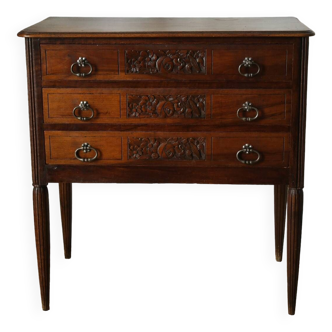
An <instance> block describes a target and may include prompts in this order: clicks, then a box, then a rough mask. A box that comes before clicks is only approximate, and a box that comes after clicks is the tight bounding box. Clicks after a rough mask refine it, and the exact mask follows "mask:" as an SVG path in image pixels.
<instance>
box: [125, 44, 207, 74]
mask: <svg viewBox="0 0 332 332" xmlns="http://www.w3.org/2000/svg"><path fill="white" fill-rule="evenodd" d="M125 56H126V73H127V74H167V73H168V74H205V73H206V67H205V66H206V50H126V51H125Z"/></svg>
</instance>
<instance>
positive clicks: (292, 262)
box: [287, 188, 303, 315]
mask: <svg viewBox="0 0 332 332" xmlns="http://www.w3.org/2000/svg"><path fill="white" fill-rule="evenodd" d="M302 212H303V190H302V189H295V188H291V189H289V190H288V210H287V281H288V313H289V314H290V315H294V314H295V307H296V293H297V284H298V277H299V265H300V249H301V231H302Z"/></svg>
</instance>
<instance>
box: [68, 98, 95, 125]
mask: <svg viewBox="0 0 332 332" xmlns="http://www.w3.org/2000/svg"><path fill="white" fill-rule="evenodd" d="M78 109H80V110H81V111H88V110H90V111H91V115H90V116H89V117H84V116H79V115H76V110H78ZM73 115H74V117H75V118H76V119H77V120H81V121H87V120H90V119H92V118H93V117H94V115H95V112H94V110H93V109H92V108H91V107H90V105H89V104H88V102H87V101H81V102H80V104H79V105H78V106H76V107H74V109H73Z"/></svg>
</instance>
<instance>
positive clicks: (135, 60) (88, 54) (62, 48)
mask: <svg viewBox="0 0 332 332" xmlns="http://www.w3.org/2000/svg"><path fill="white" fill-rule="evenodd" d="M293 42H295V39H294V40H293ZM253 44H254V45H253ZM253 44H251V45H248V44H247V43H244V44H229V43H227V41H226V42H224V43H223V44H222V45H218V44H217V45H209V44H201V45H199V46H198V45H195V44H183V45H181V50H179V49H178V44H174V42H173V43H172V44H170V45H167V46H166V45H158V48H156V45H153V44H152V45H151V44H150V43H149V44H145V45H144V44H143V45H121V44H119V45H84V46H82V45H77V44H72V45H70V44H65V45H63V44H60V45H59V44H53V43H52V44H42V45H41V58H42V68H43V80H44V81H48V80H66V81H89V80H93V81H95V80H199V81H201V80H202V81H204V80H216V81H225V80H228V81H229V80H235V81H244V82H248V81H251V82H259V81H267V82H275V81H285V82H287V81H292V78H293V58H294V44H293V43H292V40H289V41H287V43H285V44H276V43H273V44H271V43H270V42H268V41H267V42H266V43H264V42H263V41H262V40H260V43H259V46H257V44H256V42H255V41H254V40H253ZM79 57H85V58H86V59H87V60H88V62H89V63H90V64H91V66H92V72H91V74H90V75H88V76H84V77H78V76H76V75H73V74H72V73H71V71H70V68H71V65H72V64H73V63H76V61H77V59H78V58H79ZM246 57H251V58H253V60H254V61H255V62H256V63H257V64H258V65H259V67H260V73H259V74H258V75H256V76H253V77H244V76H242V75H241V74H240V73H239V71H238V68H239V65H241V64H242V62H243V60H244V59H245V58H246ZM74 70H75V71H76V72H77V71H79V72H84V73H87V72H88V71H89V66H85V67H84V68H82V67H81V68H80V69H79V68H78V66H77V65H75V66H74ZM255 71H257V69H256V66H252V67H251V68H246V67H243V68H242V69H241V72H252V73H253V72H255Z"/></svg>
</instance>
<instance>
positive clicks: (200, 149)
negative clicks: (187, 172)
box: [128, 137, 206, 160]
mask: <svg viewBox="0 0 332 332" xmlns="http://www.w3.org/2000/svg"><path fill="white" fill-rule="evenodd" d="M128 158H129V159H171V160H205V158H206V139H205V138H204V137H188V138H186V137H170V138H164V137H153V138H152V137H151V138H150V137H129V138H128Z"/></svg>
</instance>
